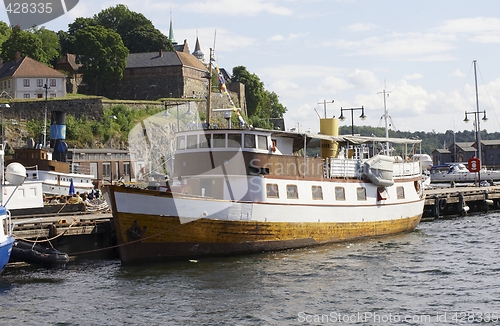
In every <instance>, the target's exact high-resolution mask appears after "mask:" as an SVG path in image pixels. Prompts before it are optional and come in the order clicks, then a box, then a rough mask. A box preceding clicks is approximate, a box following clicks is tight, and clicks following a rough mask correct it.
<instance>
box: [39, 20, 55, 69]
mask: <svg viewBox="0 0 500 326" xmlns="http://www.w3.org/2000/svg"><path fill="white" fill-rule="evenodd" d="M33 34H35V35H36V36H38V37H39V38H40V40H41V41H42V50H43V52H45V56H46V58H47V60H48V63H53V64H55V61H57V59H58V58H59V57H60V55H61V45H60V44H59V38H58V36H57V34H56V33H55V32H53V31H51V30H48V29H46V28H45V27H42V28H40V29H37V28H36V27H35V28H33ZM53 64H50V65H51V66H52V67H53V66H54V65H53Z"/></svg>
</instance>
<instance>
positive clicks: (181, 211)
mask: <svg viewBox="0 0 500 326" xmlns="http://www.w3.org/2000/svg"><path fill="white" fill-rule="evenodd" d="M320 130H321V133H320V134H308V133H296V132H287V131H279V130H264V129H255V128H250V129H200V130H189V131H181V132H178V133H177V134H176V135H175V148H176V152H175V160H174V161H175V164H174V171H173V173H172V175H171V180H175V181H176V183H172V181H170V184H169V185H167V186H166V187H159V188H158V189H156V190H151V189H139V188H137V187H126V186H119V185H111V186H109V187H107V188H106V189H105V198H107V200H108V201H109V205H110V207H111V208H112V213H113V220H114V223H115V226H116V234H117V241H118V248H119V254H120V257H121V261H122V263H139V262H146V261H169V260H174V259H195V258H199V257H205V256H220V255H233V254H247V253H258V252H263V251H269V250H283V249H291V248H300V247H305V246H314V245H319V244H325V243H333V242H342V241H352V240H356V239H361V238H365V237H375V236H382V235H389V234H396V233H400V232H409V231H412V230H413V229H415V227H416V226H417V225H418V223H419V221H420V219H421V216H422V213H423V207H424V193H423V187H422V183H421V182H422V173H421V165H420V161H419V160H412V159H411V158H410V156H409V155H408V156H407V155H406V152H405V151H407V152H408V153H412V152H414V147H415V146H418V144H419V143H420V140H412V139H398V138H385V137H362V136H351V135H349V136H339V135H338V120H337V119H335V118H333V119H329V118H327V119H321V121H320ZM314 143H318V144H320V147H321V156H320V157H312V156H307V154H306V153H307V148H308V144H314ZM388 144H391V150H394V148H396V147H397V148H399V149H398V153H401V154H400V155H398V156H393V155H390V154H389V153H388V152H387V151H386V148H389V145H388Z"/></svg>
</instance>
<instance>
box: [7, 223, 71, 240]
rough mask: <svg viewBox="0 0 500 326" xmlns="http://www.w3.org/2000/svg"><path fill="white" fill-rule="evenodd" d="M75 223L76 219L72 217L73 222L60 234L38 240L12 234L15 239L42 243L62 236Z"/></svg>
mask: <svg viewBox="0 0 500 326" xmlns="http://www.w3.org/2000/svg"><path fill="white" fill-rule="evenodd" d="M75 223H76V219H75V218H73V223H71V224H70V225H69V226H68V228H67V229H66V230H64V232H63V233H60V234H58V235H56V236H55V237H52V238H50V239H49V238H47V239H46V240H38V239H37V240H28V239H25V238H22V237H19V236H14V238H16V239H18V240H23V241H26V242H29V243H44V242H50V241H52V240H54V239H57V238H59V237H62V236H63V235H65V234H66V232H68V231H69V229H71V227H72V226H73V225H74V224H75ZM52 225H53V224H52Z"/></svg>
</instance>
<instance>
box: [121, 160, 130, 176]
mask: <svg viewBox="0 0 500 326" xmlns="http://www.w3.org/2000/svg"><path fill="white" fill-rule="evenodd" d="M123 174H124V175H130V162H123Z"/></svg>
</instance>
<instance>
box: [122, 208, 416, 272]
mask: <svg viewBox="0 0 500 326" xmlns="http://www.w3.org/2000/svg"><path fill="white" fill-rule="evenodd" d="M420 218H421V215H417V216H413V217H409V218H403V219H398V220H392V221H380V222H351V223H348V222H342V223H321V222H320V223H294V222H251V221H245V222H239V221H222V220H211V219H199V220H196V221H192V222H189V223H185V224H181V222H180V220H179V218H177V217H164V216H148V215H139V214H118V215H116V216H115V218H114V220H115V223H117V225H116V227H117V229H119V230H120V234H119V236H118V238H119V244H120V246H119V252H120V257H121V260H122V262H124V263H139V262H148V261H171V260H176V259H195V258H200V257H205V256H226V255H236V254H250V253H259V252H264V251H272V250H284V249H293V248H302V247H308V246H315V245H320V244H326V243H335V242H344V241H350V240H357V239H361V238H366V237H376V236H382V235H390V234H397V233H402V232H409V231H412V230H414V229H415V228H416V226H417V225H418V223H419V222H420ZM133 226H138V227H139V228H140V229H141V230H143V229H144V227H146V228H147V231H146V233H145V234H143V235H142V238H139V237H137V236H136V234H135V233H134V232H133V231H132V230H131V229H132V227H133ZM150 235H151V236H150Z"/></svg>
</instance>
